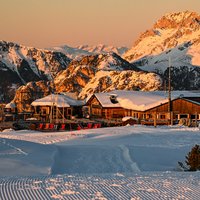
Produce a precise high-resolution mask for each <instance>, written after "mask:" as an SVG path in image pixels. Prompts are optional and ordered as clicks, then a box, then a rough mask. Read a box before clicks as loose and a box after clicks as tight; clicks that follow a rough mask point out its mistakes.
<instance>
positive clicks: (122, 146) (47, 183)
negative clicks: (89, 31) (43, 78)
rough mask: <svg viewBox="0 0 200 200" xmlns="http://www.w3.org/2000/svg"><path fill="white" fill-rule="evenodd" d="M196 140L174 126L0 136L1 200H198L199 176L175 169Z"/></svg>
mask: <svg viewBox="0 0 200 200" xmlns="http://www.w3.org/2000/svg"><path fill="white" fill-rule="evenodd" d="M199 140H200V134H199V129H198V128H184V127H178V126H176V127H174V126H172V127H157V128H154V127H145V126H126V127H112V128H99V129H88V130H81V131H73V132H72V131H68V132H36V131H30V130H26V131H25V130H23V131H16V132H15V131H11V132H1V133H0V163H1V165H0V177H1V178H0V199H9V200H10V199H13V200H21V199H39V200H43V199H49V200H50V199H73V200H76V199H163V200H165V199H166V200H168V199H191V200H198V199H199V190H200V185H199V179H200V174H199V172H181V171H180V169H179V168H178V164H177V163H178V161H183V162H184V160H185V155H187V153H188V152H189V151H190V150H191V148H192V147H193V146H194V145H195V144H196V143H197V141H199ZM47 144H48V145H47ZM6 176H7V177H6ZM11 176H12V177H11ZM16 176H17V177H16Z"/></svg>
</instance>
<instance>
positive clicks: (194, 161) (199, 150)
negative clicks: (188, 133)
mask: <svg viewBox="0 0 200 200" xmlns="http://www.w3.org/2000/svg"><path fill="white" fill-rule="evenodd" d="M185 158H186V160H185V163H186V164H187V166H188V167H185V166H184V165H183V163H182V162H178V164H179V165H180V166H181V168H182V169H184V170H185V171H197V170H200V146H199V145H197V144H196V145H195V146H194V147H193V148H192V149H191V151H190V152H189V153H188V154H187V156H186V157H185Z"/></svg>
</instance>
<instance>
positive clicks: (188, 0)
mask: <svg viewBox="0 0 200 200" xmlns="http://www.w3.org/2000/svg"><path fill="white" fill-rule="evenodd" d="M0 8H1V12H0V40H6V41H12V42H16V43H20V44H22V45H26V46H33V47H38V48H44V47H53V46H60V45H64V44H65V45H69V46H77V45H82V44H89V45H97V44H107V45H113V46H127V47H131V46H132V44H133V43H134V41H135V40H136V39H137V38H138V36H139V35H140V34H141V33H142V32H144V31H145V30H147V29H149V28H151V27H152V25H153V24H154V23H155V22H156V21H157V20H158V19H159V18H160V17H162V16H163V15H164V14H166V13H171V12H179V11H185V10H190V11H195V12H197V13H199V14H200V0H0Z"/></svg>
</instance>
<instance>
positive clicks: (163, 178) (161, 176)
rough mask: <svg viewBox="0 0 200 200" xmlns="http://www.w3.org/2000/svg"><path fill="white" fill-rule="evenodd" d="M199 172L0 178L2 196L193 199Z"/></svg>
mask: <svg viewBox="0 0 200 200" xmlns="http://www.w3.org/2000/svg"><path fill="white" fill-rule="evenodd" d="M199 178H200V174H199V173H189V176H188V173H181V172H180V173H178V174H177V173H151V174H148V173H141V174H140V173H139V174H137V175H131V174H128V175H125V174H124V175H123V176H118V175H117V174H114V175H113V174H112V175H102V176H101V175H89V176H85V175H57V176H48V177H35V178H30V177H27V178H10V179H7V178H5V179H0V199H9V200H27V199H37V200H40V199H41V200H44V199H75V200H77V199H81V200H84V199H85V200H86V199H101V200H103V199H131V200H134V199H157V200H160V199H191V200H198V199H199V195H200V183H199Z"/></svg>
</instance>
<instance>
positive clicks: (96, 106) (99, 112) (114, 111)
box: [84, 93, 126, 119]
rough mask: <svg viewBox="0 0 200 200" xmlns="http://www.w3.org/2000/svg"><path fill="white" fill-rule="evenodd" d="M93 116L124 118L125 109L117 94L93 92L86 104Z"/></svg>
mask: <svg viewBox="0 0 200 200" xmlns="http://www.w3.org/2000/svg"><path fill="white" fill-rule="evenodd" d="M84 110H87V111H88V115H89V116H90V117H91V118H104V119H118V118H120V119H121V118H123V117H124V116H125V115H126V113H125V109H124V108H122V107H121V106H120V104H119V103H118V101H117V99H116V95H115V94H111V93H96V94H93V95H92V96H91V97H90V98H89V99H88V100H86V104H85V106H84Z"/></svg>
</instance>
